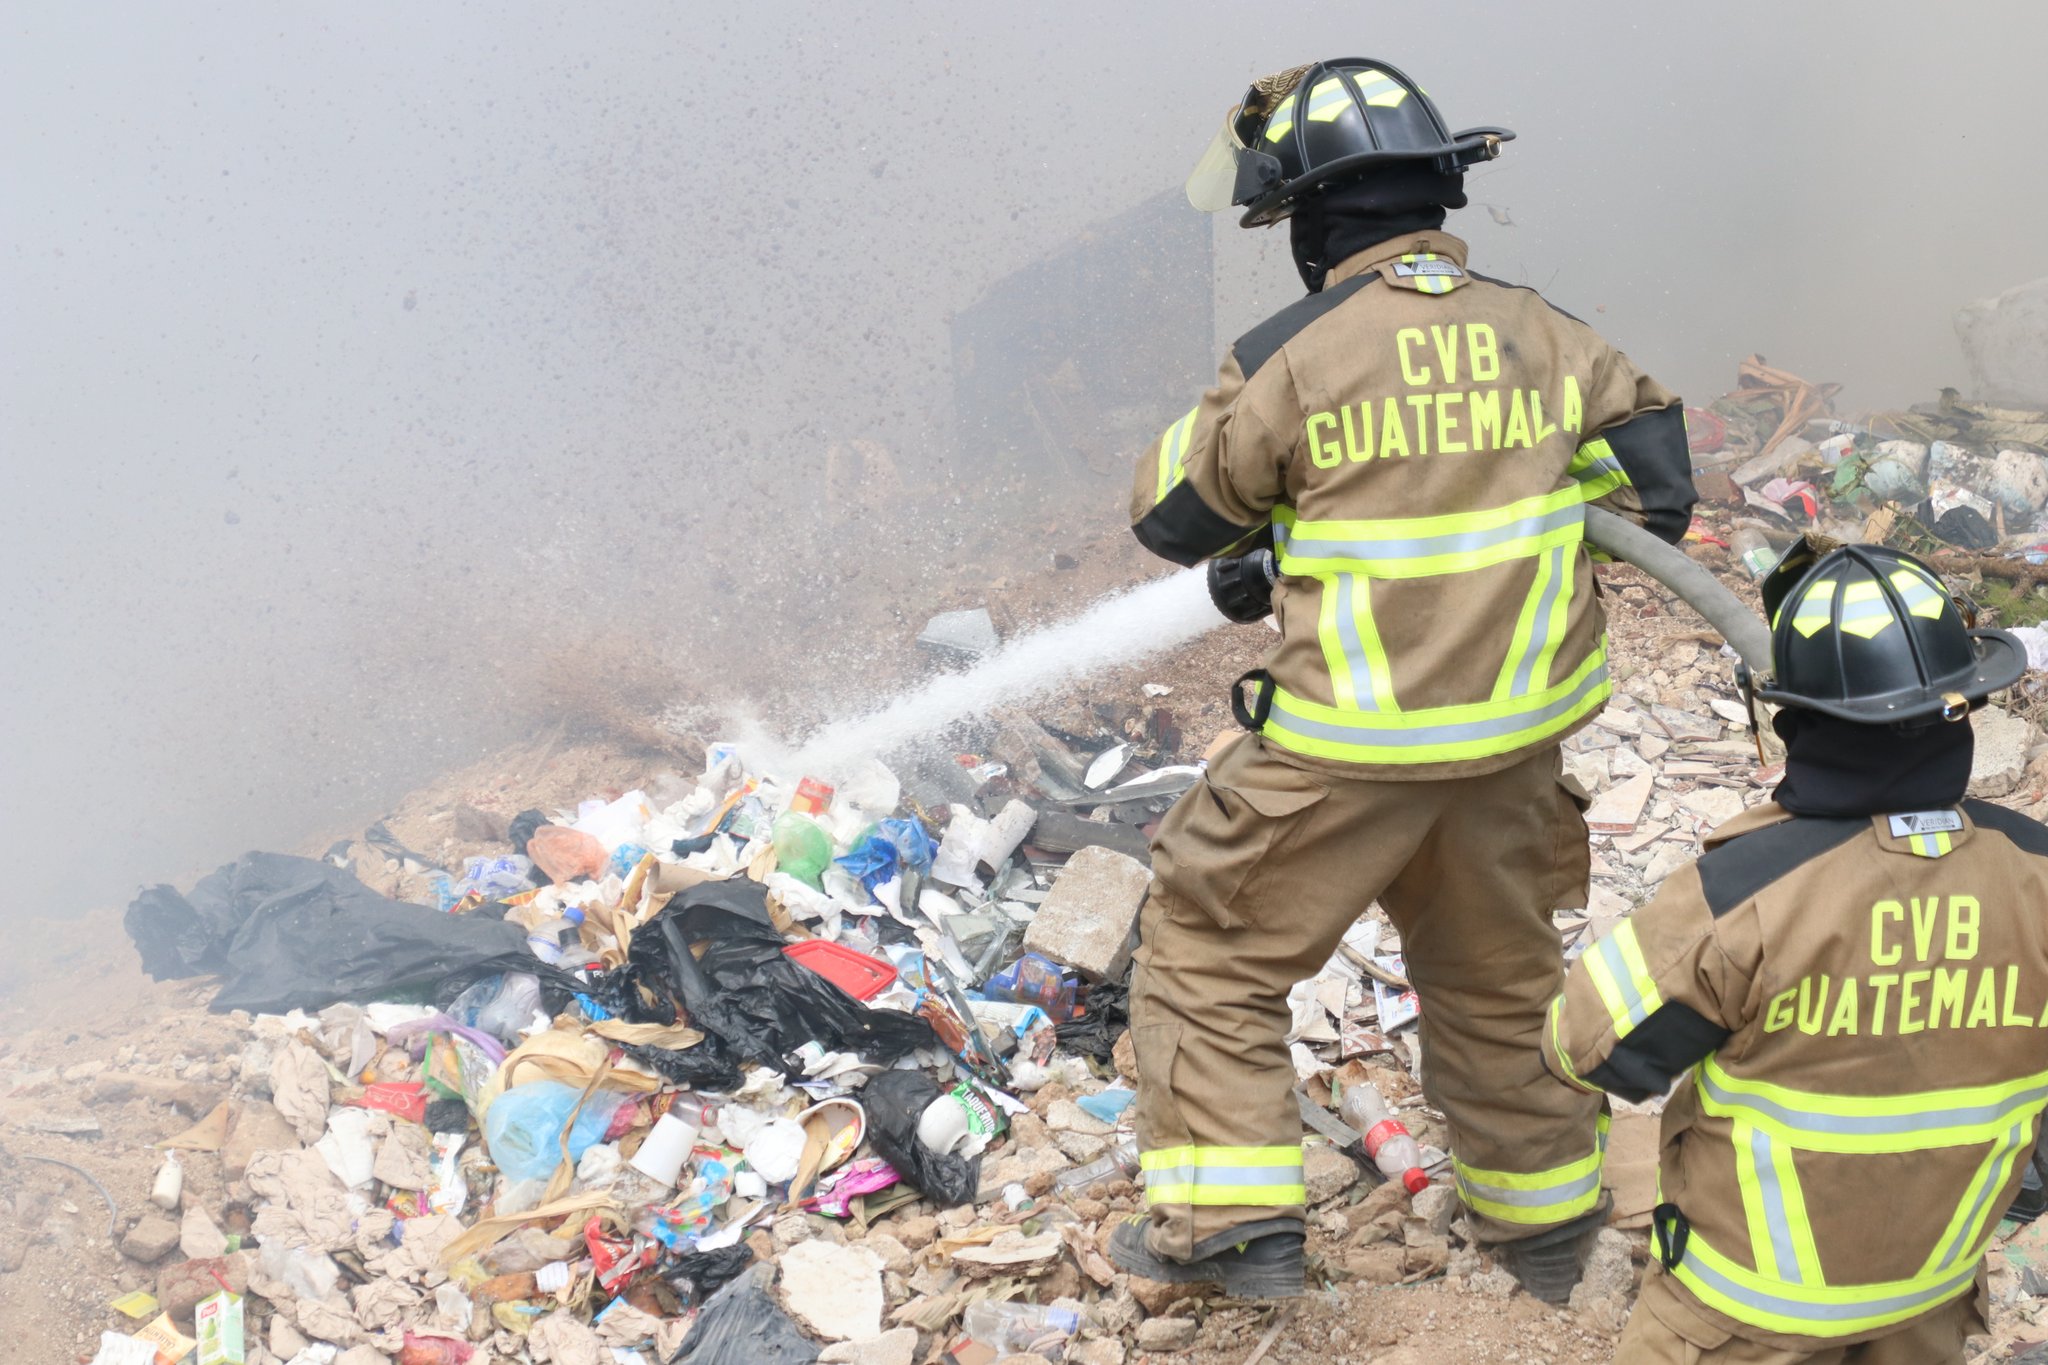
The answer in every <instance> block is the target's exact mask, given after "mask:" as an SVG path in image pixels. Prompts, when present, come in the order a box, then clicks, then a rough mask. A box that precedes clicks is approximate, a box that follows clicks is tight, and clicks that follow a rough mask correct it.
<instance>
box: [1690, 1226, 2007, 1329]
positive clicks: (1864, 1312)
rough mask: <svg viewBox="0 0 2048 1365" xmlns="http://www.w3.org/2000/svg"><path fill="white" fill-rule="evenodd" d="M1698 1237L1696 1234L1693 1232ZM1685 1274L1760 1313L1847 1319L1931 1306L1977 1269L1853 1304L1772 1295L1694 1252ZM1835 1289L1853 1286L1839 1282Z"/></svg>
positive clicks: (1822, 1319) (1814, 1319) (1812, 1319)
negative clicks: (1719, 1268)
mask: <svg viewBox="0 0 2048 1365" xmlns="http://www.w3.org/2000/svg"><path fill="white" fill-rule="evenodd" d="M1695 1236H1697V1234H1695ZM1681 1267H1682V1269H1683V1270H1684V1271H1685V1273H1686V1274H1688V1275H1696V1276H1698V1277H1699V1278H1700V1279H1702V1280H1704V1281H1705V1282H1706V1283H1707V1284H1709V1285H1711V1286H1713V1287H1714V1288H1715V1289H1716V1290H1718V1291H1720V1292H1721V1293H1723V1294H1726V1295H1727V1296H1728V1297H1729V1298H1731V1299H1733V1300H1735V1301H1736V1302H1737V1303H1740V1304H1744V1305H1746V1306H1748V1307H1751V1308H1754V1309H1757V1310H1758V1311H1759V1312H1764V1313H1775V1314H1778V1315H1780V1316H1783V1317H1788V1318H1801V1319H1804V1320H1805V1321H1808V1322H1847V1321H1853V1320H1855V1319H1858V1318H1868V1317H1878V1316H1881V1315H1884V1314H1887V1313H1896V1312H1906V1311H1911V1310H1917V1309H1921V1308H1927V1307H1931V1306H1932V1305H1934V1304H1937V1303H1939V1302H1941V1301H1942V1300H1943V1299H1946V1298H1949V1297H1951V1296H1952V1295H1954V1294H1955V1292H1956V1291H1957V1290H1959V1289H1961V1288H1963V1287H1964V1286H1966V1285H1968V1284H1969V1283H1970V1281H1971V1280H1973V1279H1975V1278H1976V1275H1977V1268H1976V1267H1975V1266H1974V1265H1972V1266H1970V1267H1969V1268H1967V1269H1964V1270H1959V1271H1957V1272H1956V1273H1955V1274H1954V1275H1951V1276H1949V1277H1948V1278H1947V1279H1945V1280H1942V1281H1941V1282H1940V1283H1938V1284H1935V1285H1933V1286H1931V1287H1929V1288H1926V1289H1919V1290H1914V1291H1912V1292H1910V1293H1905V1294H1890V1295H1886V1296H1884V1297H1882V1298H1868V1299H1857V1300H1856V1301H1854V1302H1853V1303H1810V1302H1808V1301H1807V1300H1805V1299H1796V1298H1792V1297H1790V1296H1788V1295H1784V1294H1772V1293H1769V1292H1767V1291H1765V1290H1760V1289H1752V1288H1749V1287H1748V1286H1746V1285H1740V1284H1737V1283H1736V1282H1735V1281H1733V1280H1731V1279H1729V1278H1728V1277H1727V1276H1726V1275H1723V1274H1722V1273H1721V1272H1720V1271H1718V1270H1715V1269H1714V1268H1713V1267H1711V1266H1709V1265H1707V1264H1706V1263H1705V1262H1704V1261H1702V1260H1701V1259H1700V1258H1699V1257H1698V1256H1697V1255H1695V1254H1694V1253H1693V1252H1691V1251H1687V1252H1686V1254H1685V1259H1684V1260H1683V1262H1682V1263H1681ZM1836 1288H1837V1289H1838V1290H1839V1289H1844V1288H1854V1286H1848V1285H1838V1286H1836Z"/></svg>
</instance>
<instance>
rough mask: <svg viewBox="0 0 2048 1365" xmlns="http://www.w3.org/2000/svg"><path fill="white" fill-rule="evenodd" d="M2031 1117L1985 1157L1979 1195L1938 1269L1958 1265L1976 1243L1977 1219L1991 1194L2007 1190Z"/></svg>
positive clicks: (2021, 1121)
mask: <svg viewBox="0 0 2048 1365" xmlns="http://www.w3.org/2000/svg"><path fill="white" fill-rule="evenodd" d="M2032 1123H2033V1120H2032V1118H2031V1117H2022V1118H2020V1119H2017V1120H2015V1121H2014V1123H2013V1125H2012V1127H2010V1128H2008V1129H2006V1130H2005V1135H2004V1136H2003V1137H2001V1138H1999V1140H1998V1145H1997V1146H1996V1147H1993V1148H1992V1149H1991V1151H1989V1152H1988V1153H1986V1154H1985V1157H1984V1167H1983V1169H1982V1170H1981V1171H1980V1172H1979V1173H1978V1177H1977V1195H1976V1198H1974V1199H1972V1200H1971V1201H1970V1211H1969V1213H1967V1214H1965V1215H1964V1217H1963V1221H1962V1224H1961V1226H1959V1227H1958V1228H1956V1235H1955V1236H1954V1237H1952V1238H1951V1239H1949V1244H1948V1249H1947V1250H1946V1251H1944V1252H1942V1254H1941V1263H1940V1264H1939V1265H1937V1266H1935V1269H1936V1270H1946V1269H1948V1268H1949V1267H1950V1266H1952V1265H1954V1264H1955V1263H1956V1258H1957V1257H1958V1256H1961V1255H1962V1254H1963V1253H1964V1252H1966V1251H1968V1250H1969V1249H1970V1246H1971V1244H1972V1243H1973V1242H1975V1241H1976V1240H1977V1238H1976V1237H1975V1235H1974V1234H1975V1233H1976V1231H1977V1219H1978V1218H1979V1217H1980V1216H1981V1215H1982V1214H1983V1212H1984V1203H1985V1201H1986V1200H1988V1199H1990V1198H1991V1194H1992V1191H1994V1190H2002V1189H2004V1188H2005V1182H2006V1177H2007V1176H2008V1175H2009V1174H2010V1172H2009V1171H2008V1169H2007V1166H2006V1162H2007V1161H2008V1160H2009V1159H2010V1158H2011V1156H2012V1154H2013V1153H2014V1152H2016V1151H2018V1150H2019V1149H2020V1147H2021V1146H2023V1145H2024V1144H2025V1143H2026V1140H2027V1129H2028V1128H2029V1127H2030V1126H2031V1125H2032Z"/></svg>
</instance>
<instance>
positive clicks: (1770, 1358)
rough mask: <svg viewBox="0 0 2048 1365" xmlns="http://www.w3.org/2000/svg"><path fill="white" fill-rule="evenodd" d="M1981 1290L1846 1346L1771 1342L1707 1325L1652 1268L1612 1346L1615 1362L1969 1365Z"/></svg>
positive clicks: (1980, 1322)
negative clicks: (1966, 1357) (1967, 1345)
mask: <svg viewBox="0 0 2048 1365" xmlns="http://www.w3.org/2000/svg"><path fill="white" fill-rule="evenodd" d="M1979 1283H1980V1292H1979V1293H1975V1294H1965V1295H1963V1296H1962V1297H1961V1298H1959V1299H1954V1300H1952V1301H1950V1302H1948V1303H1945V1304H1943V1305H1941V1306H1940V1307H1939V1308H1935V1309H1932V1310H1930V1311H1928V1312H1925V1313H1922V1314H1921V1315H1920V1316H1919V1317H1917V1318H1909V1319H1907V1320H1906V1321H1905V1322H1902V1323H1900V1324H1899V1325H1898V1326H1897V1327H1894V1328H1893V1329H1892V1330H1891V1331H1889V1332H1887V1333H1885V1334H1884V1335H1883V1336H1880V1337H1872V1338H1871V1339H1870V1340H1868V1341H1858V1342H1854V1343H1851V1344H1849V1345H1846V1346H1838V1345H1830V1344H1828V1343H1826V1342H1819V1341H1816V1342H1812V1343H1810V1346H1809V1347H1806V1348H1796V1347H1794V1348H1788V1347H1787V1346H1784V1345H1776V1346H1773V1345H1769V1344H1767V1343H1765V1342H1761V1341H1750V1340H1748V1339H1747V1338H1744V1337H1740V1336H1737V1335H1736V1334H1735V1333H1734V1332H1732V1331H1730V1330H1729V1329H1728V1328H1726V1327H1721V1326H1717V1325H1715V1324H1713V1323H1711V1322H1709V1321H1708V1320H1707V1319H1706V1317H1705V1316H1703V1315H1702V1314H1701V1313H1700V1312H1699V1310H1697V1309H1696V1308H1694V1307H1693V1305H1692V1302H1691V1296H1690V1295H1688V1294H1687V1293H1686V1292H1685V1290H1684V1289H1683V1288H1681V1287H1680V1286H1679V1285H1677V1284H1676V1283H1675V1282H1674V1281H1673V1280H1672V1278H1671V1277H1670V1276H1669V1275H1665V1274H1660V1273H1658V1272H1657V1271H1656V1270H1654V1269H1653V1270H1652V1271H1651V1272H1650V1274H1649V1276H1648V1277H1647V1278H1646V1279H1644V1281H1643V1292H1642V1294H1641V1295H1640V1296H1639V1297H1638V1298H1637V1300H1636V1308H1635V1312H1634V1313H1632V1314H1630V1315H1629V1320H1628V1326H1627V1327H1626V1328H1624V1329H1623V1330H1622V1333H1621V1341H1620V1342H1619V1343H1618V1344H1617V1345H1616V1346H1615V1348H1614V1360H1615V1365H1963V1343H1964V1341H1965V1340H1967V1339H1968V1338H1969V1337H1970V1336H1972V1335H1974V1334H1976V1333H1979V1332H1982V1331H1985V1330H1986V1328H1985V1324H1984V1314H1983V1303H1982V1299H1981V1283H1982V1277H1981V1276H1980V1277H1979Z"/></svg>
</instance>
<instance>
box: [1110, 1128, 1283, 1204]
mask: <svg viewBox="0 0 2048 1365" xmlns="http://www.w3.org/2000/svg"><path fill="white" fill-rule="evenodd" d="M1138 1165H1139V1167H1140V1169H1142V1170H1143V1171H1144V1173H1145V1202H1146V1203H1148V1204H1203V1205H1210V1206H1225V1205H1246V1204H1260V1205H1264V1204H1270V1205H1276V1206H1285V1205H1289V1204H1303V1203H1307V1202H1308V1190H1307V1188H1306V1187H1305V1186H1304V1185H1303V1183H1302V1175H1301V1146H1300V1144H1299V1143H1296V1144H1294V1145H1292V1146H1285V1147H1160V1148H1156V1149H1154V1150H1152V1151H1149V1152H1146V1153H1145V1154H1144V1155H1142V1156H1141V1157H1139V1158H1138Z"/></svg>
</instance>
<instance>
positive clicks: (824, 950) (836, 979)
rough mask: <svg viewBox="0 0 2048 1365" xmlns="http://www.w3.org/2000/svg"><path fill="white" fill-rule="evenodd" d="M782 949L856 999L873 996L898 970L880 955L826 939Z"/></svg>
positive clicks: (880, 990)
mask: <svg viewBox="0 0 2048 1365" xmlns="http://www.w3.org/2000/svg"><path fill="white" fill-rule="evenodd" d="M782 951H783V952H785V953H787V954H788V955H789V956H790V957H791V958H792V959H794V960H795V961H797V962H800V963H802V964H803V965H804V966H806V967H809V968H810V969H811V970H812V971H814V972H816V973H817V974H818V975H819V976H822V977H824V978H825V979H826V980H827V981H829V982H831V983H832V984H833V985H835V986H837V987H838V988H839V989H840V990H842V991H845V992H846V993H847V994H848V995H850V996H852V997H853V998H854V999H856V1000H872V999H874V998H875V997H876V996H878V995H880V994H881V993H882V992H883V991H885V990H887V989H888V988H889V983H890V982H891V981H894V980H895V979H896V969H895V968H894V967H892V966H890V965H889V964H888V963H886V962H884V961H882V960H881V959H880V958H878V957H869V956H868V955H867V954H866V953H859V952H855V951H854V950H853V949H851V948H849V947H847V946H846V945H845V944H843V943H834V942H833V941H832V940H830V939H827V938H813V939H806V940H805V941H803V942H802V943H792V944H790V945H789V946H788V947H787V948H784V949H783V950H782Z"/></svg>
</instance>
